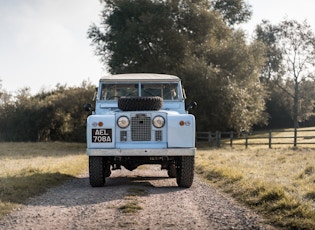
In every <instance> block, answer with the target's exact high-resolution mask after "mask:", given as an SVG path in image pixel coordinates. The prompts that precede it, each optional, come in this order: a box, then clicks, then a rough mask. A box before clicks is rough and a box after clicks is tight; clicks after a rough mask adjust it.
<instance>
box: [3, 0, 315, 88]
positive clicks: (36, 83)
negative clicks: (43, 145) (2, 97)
mask: <svg viewBox="0 0 315 230" xmlns="http://www.w3.org/2000/svg"><path fill="white" fill-rule="evenodd" d="M246 2H247V3H249V4H250V5H252V11H253V15H252V19H251V20H250V21H249V22H248V23H246V24H244V25H242V26H241V27H242V28H243V29H244V30H246V33H247V35H248V37H249V38H250V37H251V36H252V34H253V31H254V28H255V26H256V25H257V24H259V23H260V22H261V20H263V19H267V20H269V21H270V22H271V23H272V24H277V23H279V22H280V21H282V20H284V19H296V20H298V21H300V22H302V21H304V20H307V22H308V23H309V24H310V25H311V28H312V30H313V31H314V32H315V13H314V9H315V1H313V0H299V1H297V0H247V1H246ZM101 9H102V5H101V4H100V2H99V0H0V15H1V16H0V80H1V82H0V84H1V85H2V89H4V90H6V91H7V92H9V93H12V94H15V93H16V92H18V90H20V89H22V88H25V87H29V88H30V89H31V93H32V94H36V93H38V92H40V91H42V90H50V89H54V88H55V86H56V85H57V84H61V85H67V86H79V85H80V84H81V83H82V82H83V81H86V80H88V81H90V82H92V83H93V84H95V85H96V84H97V82H98V79H99V78H100V77H101V76H103V75H106V74H108V73H107V72H106V70H105V68H104V66H103V64H102V63H101V62H100V59H99V57H98V56H96V55H95V54H94V49H93V47H92V46H91V41H90V40H89V39H88V38H87V30H88V28H89V26H90V25H91V24H92V23H96V24H98V23H99V21H100V16H99V15H100V12H101Z"/></svg>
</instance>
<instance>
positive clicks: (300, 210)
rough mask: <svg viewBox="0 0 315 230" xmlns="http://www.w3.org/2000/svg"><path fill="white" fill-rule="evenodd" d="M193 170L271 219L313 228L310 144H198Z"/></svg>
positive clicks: (313, 154)
mask: <svg viewBox="0 0 315 230" xmlns="http://www.w3.org/2000/svg"><path fill="white" fill-rule="evenodd" d="M196 171H197V173H199V174H201V175H202V176H203V177H204V178H205V179H206V180H208V181H209V182H210V183H211V184H213V185H214V186H216V187H218V188H220V189H222V190H223V191H224V192H226V193H229V194H231V195H232V196H233V197H235V198H236V199H237V200H238V201H240V202H241V203H245V204H246V205H248V206H249V207H251V208H253V209H255V210H257V211H259V212H260V213H262V214H263V215H264V216H266V217H267V218H268V219H269V220H270V222H271V223H272V224H274V225H277V226H282V227H284V228H286V229H315V149H311V148H297V149H293V148H289V147H282V148H277V149H267V148H265V147H264V148H260V147H257V146H256V147H250V148H248V149H244V146H242V147H240V146H239V147H237V148H233V149H232V148H229V147H225V148H220V149H217V148H209V147H206V146H205V145H203V146H202V145H201V146H199V148H198V151H197V157H196Z"/></svg>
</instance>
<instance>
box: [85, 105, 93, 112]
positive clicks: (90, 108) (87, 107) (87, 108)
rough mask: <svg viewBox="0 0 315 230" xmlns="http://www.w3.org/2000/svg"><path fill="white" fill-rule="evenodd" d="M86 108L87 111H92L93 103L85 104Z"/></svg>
mask: <svg viewBox="0 0 315 230" xmlns="http://www.w3.org/2000/svg"><path fill="white" fill-rule="evenodd" d="M84 110H85V111H87V112H92V111H93V108H92V105H91V104H85V105H84Z"/></svg>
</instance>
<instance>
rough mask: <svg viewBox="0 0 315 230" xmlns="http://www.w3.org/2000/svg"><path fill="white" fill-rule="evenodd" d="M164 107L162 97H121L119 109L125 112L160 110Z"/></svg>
mask: <svg viewBox="0 0 315 230" xmlns="http://www.w3.org/2000/svg"><path fill="white" fill-rule="evenodd" d="M162 105H163V99H162V98H161V97H121V98H119V100H118V108H119V109H121V110H123V111H144V110H160V109H161V108H162Z"/></svg>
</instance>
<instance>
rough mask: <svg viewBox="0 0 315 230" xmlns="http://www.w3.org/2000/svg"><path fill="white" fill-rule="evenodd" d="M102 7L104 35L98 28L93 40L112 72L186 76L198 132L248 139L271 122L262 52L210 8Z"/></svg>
mask: <svg viewBox="0 0 315 230" xmlns="http://www.w3.org/2000/svg"><path fill="white" fill-rule="evenodd" d="M103 2H104V9H103V11H102V23H101V26H102V27H97V26H96V25H92V26H91V27H90V28H89V30H88V36H89V38H90V39H91V40H92V44H94V45H95V47H96V54H97V55H100V56H101V58H102V60H103V62H104V64H106V65H108V68H109V72H111V73H126V72H157V73H169V74H175V75H178V76H180V77H181V78H182V80H183V82H184V84H185V87H186V89H188V90H187V91H189V95H190V98H193V99H196V100H197V101H198V104H199V106H198V109H197V110H196V111H195V112H194V113H195V114H196V115H197V116H198V117H197V127H198V129H199V130H213V129H221V130H222V129H227V128H232V129H235V130H237V131H247V130H249V129H250V128H251V126H252V125H253V124H256V123H259V122H263V121H265V114H264V113H263V111H264V109H265V107H264V98H265V96H266V94H265V92H264V91H265V90H264V88H263V87H262V85H261V84H260V82H259V75H258V73H259V69H260V68H261V66H262V64H263V56H262V53H263V51H262V48H261V47H262V46H261V45H260V43H259V42H255V43H253V44H251V45H247V44H246V41H245V36H244V33H243V32H242V31H238V30H234V29H232V28H230V27H229V26H228V25H227V23H226V22H225V21H223V17H222V16H221V15H220V14H219V13H218V12H217V10H213V8H211V2H210V1H208V0H197V1H191V0H183V1H179V0H177V1H171V0H169V1H154V0H104V1H103ZM238 2H243V1H238ZM230 4H232V3H231V2H230ZM222 7H223V6H222ZM237 9H239V8H237ZM241 9H243V8H241ZM241 9H239V10H241ZM222 12H223V11H222ZM241 14H242V12H240V11H237V10H236V11H234V13H233V14H231V15H234V16H235V15H241ZM225 17H226V19H227V18H229V17H230V16H229V14H225ZM233 20H234V21H233ZM233 20H232V21H233V23H236V22H239V21H241V20H245V19H244V18H243V19H241V18H239V19H235V18H234V19H233ZM232 21H231V22H232ZM240 92H242V93H240Z"/></svg>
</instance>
